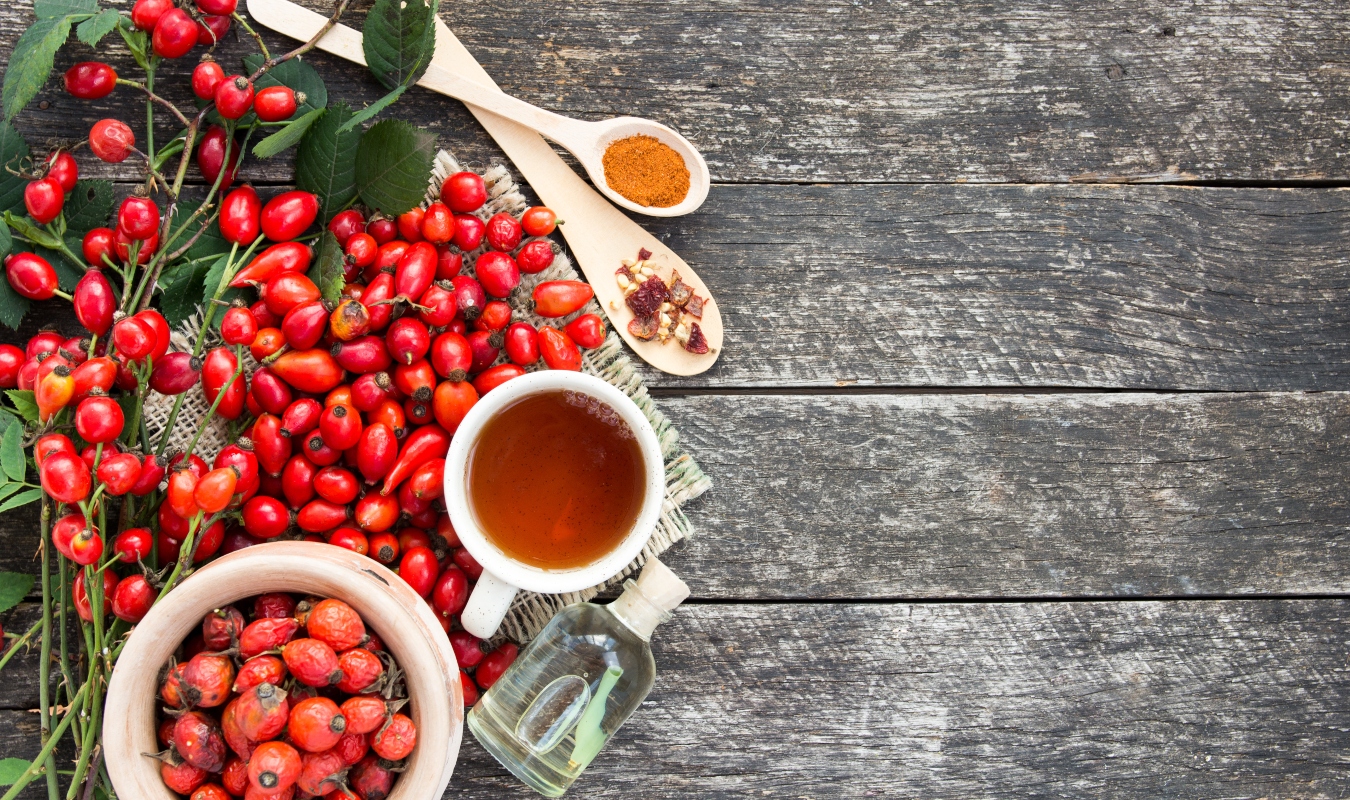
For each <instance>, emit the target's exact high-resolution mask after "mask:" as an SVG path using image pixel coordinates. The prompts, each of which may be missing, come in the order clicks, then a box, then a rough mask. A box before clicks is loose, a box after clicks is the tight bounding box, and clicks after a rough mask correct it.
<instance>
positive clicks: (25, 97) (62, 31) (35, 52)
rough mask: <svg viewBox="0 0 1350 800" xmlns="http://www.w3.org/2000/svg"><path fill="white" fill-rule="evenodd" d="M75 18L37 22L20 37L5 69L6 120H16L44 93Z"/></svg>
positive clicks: (3, 94) (39, 20)
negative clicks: (17, 115)
mask: <svg viewBox="0 0 1350 800" xmlns="http://www.w3.org/2000/svg"><path fill="white" fill-rule="evenodd" d="M74 19H75V18H74V17H70V16H63V17H55V18H52V19H38V21H37V22H34V23H33V24H32V25H30V26H29V27H28V30H26V31H24V32H23V35H22V36H20V37H19V41H18V42H17V43H16V44H15V45H14V52H13V53H11V54H10V58H9V67H8V68H7V69H6V70H5V84H4V88H3V90H0V97H3V99H4V106H5V119H7V120H9V119H14V115H15V114H18V113H19V112H20V111H22V110H23V107H24V106H26V105H28V103H29V101H30V100H32V99H33V98H34V97H37V93H38V92H39V91H41V90H42V85H43V84H44V83H46V82H47V76H48V75H50V74H51V72H52V64H53V63H54V62H55V60H56V51H57V50H59V49H60V47H61V45H63V44H65V42H66V39H67V38H68V37H69V36H70V26H71V23H72V22H73V21H74Z"/></svg>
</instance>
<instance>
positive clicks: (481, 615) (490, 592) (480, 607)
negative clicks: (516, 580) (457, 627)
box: [459, 570, 520, 639]
mask: <svg viewBox="0 0 1350 800" xmlns="http://www.w3.org/2000/svg"><path fill="white" fill-rule="evenodd" d="M518 591H520V589H518V588H517V587H515V586H512V585H511V584H509V583H507V582H506V581H504V580H502V579H501V578H498V577H497V576H496V575H493V574H492V573H491V572H488V571H487V570H484V571H483V574H482V575H481V576H480V577H479V578H478V585H477V586H475V587H474V588H473V594H471V595H469V603H468V605H466V606H464V611H463V612H462V613H461V614H460V615H459V624H461V625H463V626H464V630H466V631H468V632H469V633H472V634H473V635H474V636H477V637H478V638H479V639H491V638H492V635H493V634H495V633H496V632H497V628H499V627H501V624H502V620H503V619H504V618H505V617H506V612H507V611H508V610H510V608H511V601H512V600H514V599H515V597H516V592H518Z"/></svg>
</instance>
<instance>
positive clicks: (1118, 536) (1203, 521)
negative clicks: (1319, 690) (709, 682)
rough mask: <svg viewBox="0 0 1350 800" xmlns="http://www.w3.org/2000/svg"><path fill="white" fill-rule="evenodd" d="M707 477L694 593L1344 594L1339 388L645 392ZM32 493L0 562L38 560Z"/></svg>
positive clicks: (679, 557)
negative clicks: (658, 396) (1261, 391)
mask: <svg viewBox="0 0 1350 800" xmlns="http://www.w3.org/2000/svg"><path fill="white" fill-rule="evenodd" d="M660 405H661V408H662V409H663V410H665V411H666V413H668V414H669V415H670V417H671V419H672V420H673V422H674V423H675V426H676V428H677V430H679V431H680V433H681V435H682V436H683V437H684V444H685V446H686V448H687V449H688V450H689V452H691V453H692V454H694V456H695V457H696V458H697V459H698V460H699V462H700V463H701V464H702V466H703V468H704V469H705V470H706V471H707V472H708V474H709V475H711V476H712V479H713V489H712V490H711V492H710V493H709V494H708V495H707V496H706V497H705V498H703V499H700V500H698V501H695V503H694V504H693V505H692V506H689V507H688V508H687V509H686V510H687V513H688V514H689V516H690V518H691V520H692V521H693V524H694V527H695V529H696V531H697V533H698V535H697V537H696V538H695V539H693V540H692V541H690V542H688V543H687V544H684V545H681V546H679V547H677V548H676V549H675V550H673V551H671V552H670V554H669V558H670V562H671V564H672V565H673V566H674V568H675V569H676V570H677V571H679V572H680V573H681V574H683V575H686V576H688V578H689V582H690V585H691V586H692V587H693V590H694V593H695V596H696V597H700V598H709V599H741V600H752V599H762V598H775V599H776V598H794V599H812V598H838V599H860V598H896V597H913V598H968V597H988V598H1017V597H1077V596H1094V597H1120V596H1132V595H1146V596H1185V595H1190V594H1201V595H1241V594H1304V593H1312V594H1331V593H1343V592H1346V591H1350V579H1347V575H1350V560H1348V559H1350V555H1347V551H1346V549H1345V547H1344V541H1345V539H1346V534H1347V531H1350V500H1348V499H1347V498H1350V493H1347V491H1346V478H1345V468H1344V465H1345V464H1346V463H1347V461H1348V460H1350V395H1347V394H1344V393H1320V394H1274V395H1248V394H1203V395H1183V396H1166V395H1137V394H1109V395H1068V396H1062V395H1032V396H1025V395H1024V396H984V395H958V396H885V395H863V396H823V397H800V396H795V397H794V396H779V395H734V396H699V397H682V398H665V399H662V400H661V401H660ZM35 515H36V511H35V510H34V509H24V510H22V511H20V512H17V513H15V514H11V515H6V516H5V517H4V518H3V519H0V543H3V544H0V569H16V570H23V571H29V572H35V571H36V564H35V563H34V561H33V560H32V553H33V551H34V548H35V544H36V542H35V538H36V534H35V531H36V524H35Z"/></svg>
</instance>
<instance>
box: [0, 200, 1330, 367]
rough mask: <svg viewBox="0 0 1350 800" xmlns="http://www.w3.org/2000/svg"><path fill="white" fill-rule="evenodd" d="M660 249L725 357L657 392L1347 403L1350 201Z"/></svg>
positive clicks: (1105, 211)
mask: <svg viewBox="0 0 1350 800" xmlns="http://www.w3.org/2000/svg"><path fill="white" fill-rule="evenodd" d="M124 188H125V186H124ZM265 194H266V193H265ZM653 229H654V230H655V231H656V233H657V234H658V236H659V237H661V238H663V239H664V240H665V241H666V242H667V243H668V244H669V245H670V246H671V248H672V249H673V250H674V251H675V252H677V253H680V254H681V255H682V256H684V257H685V259H686V260H688V261H689V262H690V263H692V264H694V266H695V267H696V268H697V269H698V270H699V273H700V274H701V275H702V276H703V279H704V280H705V281H706V282H707V284H708V285H709V287H711V289H712V291H713V294H714V295H715V296H716V297H717V298H718V304H719V306H720V308H721V309H722V313H723V322H724V323H725V325H726V332H727V333H726V347H727V348H729V352H728V354H727V355H728V357H727V358H725V359H719V361H718V363H717V364H716V365H714V367H713V368H712V369H711V370H709V371H708V372H706V373H704V374H703V375H700V376H695V377H690V378H678V377H674V376H670V375H665V374H663V373H660V372H658V371H656V370H654V369H645V368H644V369H645V371H644V372H643V373H642V374H643V377H644V379H645V380H646V381H647V383H648V385H649V386H652V387H654V388H658V389H670V390H694V389H719V390H720V389H726V388H746V387H772V388H774V389H778V390H781V389H788V388H799V387H812V388H820V387H823V388H830V389H834V388H837V387H840V386H861V387H907V388H930V387H961V388H983V387H1057V388H1092V389H1098V388H1123V389H1149V390H1169V389H1198V390H1258V391H1262V390H1295V389H1317V390H1321V389H1336V390H1345V389H1350V259H1347V257H1346V254H1345V250H1344V246H1343V243H1344V242H1345V241H1347V240H1350V190H1343V189H1218V188H1205V189H1197V188H1180V187H1138V186H1130V187H1126V186H1114V187H1100V186H1099V187H1088V186H1030V187H1029V186H885V187H848V186H824V187H820V186H812V187H805V186H803V187H791V186H741V187H725V186H723V187H715V188H714V190H713V194H712V196H711V198H710V199H709V201H708V203H707V205H705V207H704V209H703V210H700V211H699V212H698V213H696V214H694V215H692V216H691V217H687V218H682V219H680V220H675V221H666V222H662V223H659V224H655V225H654V227H653ZM42 309H43V310H42V311H41V312H39V313H35V314H34V315H32V316H31V317H30V321H29V325H28V327H26V328H25V330H24V331H23V332H22V333H23V334H25V335H32V334H31V331H33V330H36V327H37V326H38V324H46V322H48V321H53V320H54V321H57V322H59V323H60V324H61V325H62V326H63V328H64V329H65V330H67V331H74V330H75V325H76V323H75V322H74V319H73V316H72V315H71V313H70V311H69V306H68V304H65V303H60V302H50V303H47V304H45V305H43V306H42ZM52 314H55V315H56V316H51V315H52ZM8 336H11V334H8V333H7V332H4V333H0V338H2V339H4V340H5V341H17V339H10V338H6V337H8ZM635 361H636V359H635Z"/></svg>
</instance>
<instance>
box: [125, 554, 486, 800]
mask: <svg viewBox="0 0 1350 800" xmlns="http://www.w3.org/2000/svg"><path fill="white" fill-rule="evenodd" d="M317 584H326V585H332V586H336V587H339V590H338V591H331V592H330V591H329V590H328V589H323V590H321V591H317V592H310V591H309V590H308V589H306V588H304V587H305V586H313V585H317ZM297 585H299V588H296V586H297ZM288 586H289V587H290V588H287V587H288ZM271 591H288V592H293V593H297V594H302V593H314V594H327V595H328V596H333V597H337V598H338V599H340V600H343V601H345V602H347V603H349V604H350V605H351V606H352V607H353V608H355V609H356V610H357V612H358V613H360V614H361V616H362V619H363V620H365V621H366V622H367V624H368V625H369V626H370V628H371V629H373V630H376V632H377V633H378V634H379V636H380V639H381V640H382V641H383V642H384V644H385V647H386V648H387V649H389V650H390V652H391V653H393V654H394V656H395V658H396V659H397V660H398V663H399V666H400V667H401V668H402V669H403V670H404V672H405V674H406V679H407V682H408V696H409V698H410V700H412V701H413V702H412V703H411V704H410V706H409V707H410V709H411V712H410V713H411V715H412V717H413V719H414V721H415V722H416V723H417V746H416V748H415V749H414V751H413V754H412V756H410V761H409V762H408V770H407V772H405V773H403V775H401V776H400V778H399V780H398V781H397V782H396V783H395V784H394V791H393V792H392V793H391V794H390V795H389V800H421V798H425V797H439V796H441V795H442V794H443V793H444V792H445V789H446V787H447V786H448V785H449V783H450V777H451V775H452V774H453V772H454V767H455V762H456V760H457V758H458V756H459V748H460V744H461V741H462V739H463V733H464V695H463V686H462V684H461V680H460V675H459V673H460V670H459V665H458V663H457V662H456V660H455V654H454V651H453V650H452V649H451V647H450V641H449V638H448V637H447V636H446V635H445V632H444V629H443V628H442V627H441V625H440V623H439V622H438V621H437V619H436V617H435V614H434V613H433V612H432V610H431V607H430V606H429V605H427V603H426V601H425V600H423V598H422V597H421V596H419V595H418V594H417V593H416V592H415V591H414V590H413V589H412V587H410V586H408V584H407V583H405V582H404V581H403V580H402V579H400V578H399V577H398V576H397V575H395V574H394V573H393V572H391V571H390V570H389V569H387V568H386V567H385V566H384V565H382V564H380V563H379V562H377V561H374V560H372V559H370V558H367V557H365V556H362V555H359V554H357V553H354V552H352V551H350V550H346V549H344V548H341V547H334V546H332V545H328V544H323V543H319V542H265V543H263V544H259V545H254V546H252V547H248V548H245V549H243V550H238V551H235V552H233V553H230V554H228V555H226V556H223V557H221V558H218V559H216V560H214V561H212V562H210V563H208V564H206V565H204V566H203V567H201V568H200V569H198V570H197V571H196V572H194V573H193V574H192V575H190V576H189V577H188V578H187V579H186V580H184V581H183V583H182V584H180V585H179V586H178V587H176V588H175V589H174V590H173V592H172V593H171V594H170V598H172V599H170V600H167V601H165V602H159V603H156V604H155V605H154V606H152V607H151V609H150V613H149V614H147V615H146V616H145V618H144V619H142V620H141V621H140V622H139V623H138V624H137V625H136V627H135V628H133V629H132V632H131V636H130V637H129V638H128V640H127V642H126V644H125V646H124V647H123V649H122V652H121V654H120V656H119V657H118V660H117V664H116V666H115V667H114V669H113V674H112V678H111V679H110V680H109V682H108V690H107V697H106V703H105V709H104V715H105V716H104V721H103V742H104V747H105V761H106V763H107V766H108V773H109V776H110V778H111V779H112V782H113V786H114V787H115V788H116V789H117V792H118V794H119V795H121V796H123V797H136V798H139V799H140V800H177V798H178V795H176V794H174V793H173V792H171V791H170V790H169V788H168V787H167V786H165V785H164V783H163V781H162V780H161V779H160V775H159V769H158V767H157V766H156V765H155V762H154V761H152V760H151V759H149V758H146V757H145V756H144V754H145V753H153V752H156V751H158V750H159V747H158V743H157V741H156V738H155V709H156V706H157V705H158V703H157V699H158V687H159V674H160V671H161V670H162V669H163V668H164V665H166V664H167V663H168V661H169V658H170V656H171V655H172V653H173V651H174V650H176V649H177V647H178V644H179V643H181V641H182V640H183V639H184V638H186V636H187V635H188V634H189V633H190V632H191V631H192V630H193V628H195V627H197V626H199V625H200V624H201V619H202V617H203V616H205V614H207V613H209V612H210V611H211V610H212V609H213V608H218V607H220V606H222V605H225V604H228V603H232V602H235V601H237V600H240V599H242V598H245V597H250V596H253V595H257V594H264V593H267V592H271ZM372 617H374V618H375V619H376V620H378V621H372V619H371V618H372ZM147 673H149V674H147Z"/></svg>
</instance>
